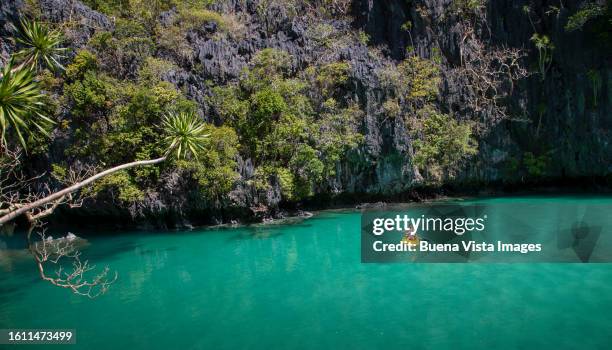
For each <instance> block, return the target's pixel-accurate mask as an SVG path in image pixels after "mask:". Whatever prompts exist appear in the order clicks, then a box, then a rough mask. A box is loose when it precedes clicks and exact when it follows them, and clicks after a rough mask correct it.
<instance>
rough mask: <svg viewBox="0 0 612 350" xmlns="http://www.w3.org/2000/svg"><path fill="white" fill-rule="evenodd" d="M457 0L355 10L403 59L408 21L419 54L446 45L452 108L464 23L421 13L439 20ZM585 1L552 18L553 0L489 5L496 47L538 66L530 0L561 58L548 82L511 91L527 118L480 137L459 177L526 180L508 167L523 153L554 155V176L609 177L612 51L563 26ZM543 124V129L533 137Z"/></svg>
mask: <svg viewBox="0 0 612 350" xmlns="http://www.w3.org/2000/svg"><path fill="white" fill-rule="evenodd" d="M451 2H452V1H451V0H423V1H414V2H413V5H414V6H411V8H409V9H408V8H407V6H408V5H407V2H406V1H403V0H385V1H371V0H357V1H355V7H354V8H355V16H356V19H357V20H356V21H357V25H359V26H361V27H364V28H366V29H367V30H368V32H369V33H370V34H371V35H372V39H373V41H374V42H375V43H379V44H386V45H388V46H389V48H390V51H391V52H392V53H393V55H394V56H396V57H400V56H401V54H400V52H401V50H402V48H404V47H405V46H406V45H408V44H409V38H408V34H407V33H406V32H402V30H401V24H402V23H405V22H406V21H411V22H412V23H413V30H412V31H411V35H412V42H414V46H415V51H416V52H418V53H419V54H420V55H425V56H426V55H428V54H429V52H430V50H431V48H432V47H437V48H440V50H441V52H442V53H443V56H444V60H445V63H446V72H445V78H446V79H445V80H446V81H445V83H443V88H442V96H441V98H440V103H441V104H442V105H446V106H447V107H448V109H449V110H451V111H453V110H456V109H457V108H456V105H457V102H456V101H458V100H460V97H461V96H460V92H459V90H458V89H457V88H458V87H459V86H458V84H452V83H450V84H449V82H452V81H453V79H454V78H455V77H453V76H452V75H449V73H450V72H449V68H450V67H452V66H453V65H457V64H459V57H460V53H459V50H460V48H459V42H460V41H461V28H460V25H458V24H457V23H456V22H455V23H453V22H452V21H450V22H449V21H441V23H435V21H434V23H432V21H429V20H424V19H423V18H422V17H421V16H420V15H419V13H418V11H417V10H416V9H417V7H419V6H421V7H422V9H425V10H427V11H428V13H429V14H430V18H440V17H441V16H442V15H443V13H444V11H445V9H446V8H448V7H449V6H450V5H451ZM583 3H584V1H573V2H570V3H568V4H566V7H564V8H561V9H560V12H559V13H558V14H557V15H554V16H550V15H545V12H546V11H549V10H550V8H549V5H550V4H549V3H548V2H546V1H526V0H522V1H516V0H514V1H513V0H496V1H489V2H488V4H487V11H486V18H487V20H486V23H487V30H489V31H490V37H491V38H492V43H493V44H494V45H498V46H502V45H507V46H510V47H516V48H524V49H525V50H530V51H531V54H530V56H529V57H530V63H529V64H530V69H532V70H534V69H535V68H534V66H535V65H536V63H537V57H538V55H537V51H536V50H535V48H534V46H533V44H532V43H531V42H530V38H531V36H532V35H533V33H534V29H533V27H532V25H531V24H530V22H529V19H528V17H527V16H526V14H525V13H524V12H523V10H522V9H523V6H525V5H529V4H530V5H531V8H532V11H533V14H534V16H537V22H536V23H535V26H536V29H537V30H538V31H539V32H542V33H546V34H547V35H549V36H550V38H551V40H552V42H553V43H554V44H555V49H554V52H553V54H554V56H553V62H552V66H551V68H550V71H549V72H548V74H547V78H546V80H545V81H543V82H542V81H541V79H540V76H539V75H537V74H533V75H532V76H530V77H529V78H528V79H524V80H522V81H520V83H519V85H518V86H517V87H516V89H515V93H514V94H513V95H512V99H511V101H510V102H509V104H508V105H509V108H510V112H511V114H512V115H514V116H515V117H519V116H521V115H522V116H523V118H524V119H525V120H524V121H508V120H507V121H504V122H502V123H501V124H499V125H498V126H497V127H496V128H494V129H493V130H492V131H491V132H490V134H489V135H488V136H486V137H485V138H484V139H483V140H481V141H480V145H479V151H480V152H479V155H478V157H477V159H475V160H473V161H472V162H470V163H469V164H468V165H467V167H466V169H465V171H464V172H463V174H461V176H460V179H462V180H466V181H479V182H490V181H500V180H503V181H509V182H513V181H520V179H519V178H516V174H508V173H507V172H506V171H505V170H504V167H505V166H506V164H507V162H508V160H509V159H511V158H515V159H516V158H520V157H521V156H522V155H523V153H524V152H533V153H539V154H547V156H548V157H549V160H550V163H549V164H548V168H547V173H548V175H550V176H553V177H580V176H606V175H608V174H610V171H611V170H612V143H611V142H610V141H611V135H610V126H611V125H612V113H611V112H612V111H611V107H612V106H611V103H612V98H611V97H612V69H611V65H610V63H611V60H612V55H610V51H609V48H608V47H606V43H605V42H604V43H602V42H601V39H600V38H597V37H593V36H589V35H588V34H587V33H585V31H581V30H578V31H574V32H570V33H568V32H567V31H566V30H564V28H563V26H564V24H565V23H566V20H567V17H568V16H569V15H570V14H572V13H575V12H576V11H577V10H578V9H579V8H580V6H581V4H583ZM451 74H452V73H451ZM589 74H596V75H597V76H599V77H601V85H600V86H594V84H593V83H592V81H590V79H589ZM594 96H596V97H594ZM595 100H596V102H595ZM453 105H455V106H453ZM538 124H539V125H541V130H540V131H539V132H538V133H537V134H536V135H534V132H533V130H534V129H537V128H538V127H537V125H538ZM395 171H396V172H398V169H397V168H396V169H395ZM391 173H393V171H391ZM513 176H515V177H514V178H513ZM382 182H384V180H383V181H382Z"/></svg>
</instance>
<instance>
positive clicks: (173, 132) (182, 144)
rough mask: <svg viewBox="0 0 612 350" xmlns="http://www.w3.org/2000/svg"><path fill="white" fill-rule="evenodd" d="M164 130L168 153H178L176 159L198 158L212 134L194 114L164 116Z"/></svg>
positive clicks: (183, 113)
mask: <svg viewBox="0 0 612 350" xmlns="http://www.w3.org/2000/svg"><path fill="white" fill-rule="evenodd" d="M162 128H164V129H165V130H166V136H165V138H164V142H165V144H166V150H167V152H170V151H173V152H176V159H179V160H180V159H186V158H187V157H188V156H189V155H192V156H194V157H196V158H197V157H198V154H199V153H200V151H202V150H204V147H205V142H206V139H207V138H208V136H210V134H206V125H205V124H203V123H202V122H201V121H200V120H199V118H198V117H197V116H196V115H195V114H194V113H186V112H182V113H177V114H170V115H166V116H164V119H163V120H162Z"/></svg>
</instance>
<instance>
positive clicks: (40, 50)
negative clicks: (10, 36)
mask: <svg viewBox="0 0 612 350" xmlns="http://www.w3.org/2000/svg"><path fill="white" fill-rule="evenodd" d="M17 42H18V43H20V44H22V45H23V46H24V48H23V49H21V50H20V51H18V52H17V53H15V58H16V59H18V60H20V61H22V62H23V63H22V64H23V65H25V66H27V67H30V68H32V69H38V68H40V67H42V66H43V65H46V66H47V67H49V68H50V69H58V68H60V69H64V67H63V66H62V65H61V63H60V62H59V61H60V59H61V58H62V57H63V56H62V54H63V53H64V51H66V48H63V47H61V46H60V45H61V43H62V35H61V33H60V32H59V31H57V30H50V29H49V28H47V27H45V26H43V25H41V24H39V23H37V22H34V21H28V20H25V19H22V20H21V30H20V36H19V37H18V38H17Z"/></svg>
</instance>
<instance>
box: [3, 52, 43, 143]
mask: <svg viewBox="0 0 612 350" xmlns="http://www.w3.org/2000/svg"><path fill="white" fill-rule="evenodd" d="M43 105H44V104H43V95H42V93H41V91H40V86H39V85H38V83H37V82H36V81H35V80H34V72H33V71H32V70H30V69H17V70H14V69H13V61H12V60H11V61H10V62H9V63H8V64H6V65H5V66H4V69H3V71H2V80H1V81H0V128H1V131H2V134H1V140H2V143H3V145H4V146H6V145H7V130H9V128H10V127H12V130H14V132H15V134H16V135H17V138H18V140H19V142H20V143H21V145H22V146H23V148H24V149H26V148H27V145H26V138H25V136H27V135H29V136H32V137H35V135H36V134H35V131H38V132H40V133H42V134H43V135H48V130H47V128H48V126H50V125H51V124H53V121H52V120H51V119H50V118H49V117H47V116H46V115H45V114H44V106H43Z"/></svg>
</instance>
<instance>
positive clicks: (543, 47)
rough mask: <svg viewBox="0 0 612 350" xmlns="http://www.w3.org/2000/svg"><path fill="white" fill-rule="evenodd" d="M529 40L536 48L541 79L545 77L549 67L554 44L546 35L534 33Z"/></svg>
mask: <svg viewBox="0 0 612 350" xmlns="http://www.w3.org/2000/svg"><path fill="white" fill-rule="evenodd" d="M531 41H532V42H533V44H534V45H535V47H536V49H537V50H538V69H539V71H540V75H541V77H542V81H544V80H545V79H546V72H548V69H550V65H551V64H552V51H553V50H554V49H555V45H554V44H553V42H552V41H550V38H549V37H548V35H543V34H538V33H534V34H533V36H531Z"/></svg>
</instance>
